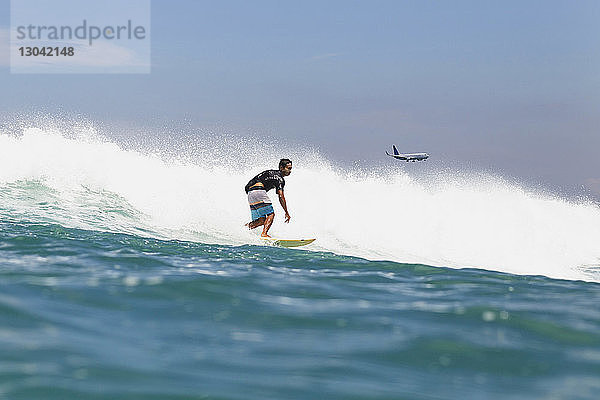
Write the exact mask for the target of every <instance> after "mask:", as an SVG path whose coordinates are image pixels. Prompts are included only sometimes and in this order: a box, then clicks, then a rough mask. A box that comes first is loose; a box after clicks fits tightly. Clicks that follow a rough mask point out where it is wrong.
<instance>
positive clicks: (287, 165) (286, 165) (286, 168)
mask: <svg viewBox="0 0 600 400" xmlns="http://www.w3.org/2000/svg"><path fill="white" fill-rule="evenodd" d="M279 170H280V171H281V174H282V175H283V176H288V175H289V174H291V173H292V161H291V160H288V159H287V158H282V159H281V160H279Z"/></svg>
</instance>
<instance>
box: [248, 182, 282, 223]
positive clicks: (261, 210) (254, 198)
mask: <svg viewBox="0 0 600 400" xmlns="http://www.w3.org/2000/svg"><path fill="white" fill-rule="evenodd" d="M248 204H250V212H251V213H252V221H256V220H257V219H259V218H261V217H264V216H265V215H269V214H274V213H275V210H273V205H272V204H271V199H270V198H269V196H268V195H267V192H266V191H264V190H261V189H257V190H251V191H249V192H248Z"/></svg>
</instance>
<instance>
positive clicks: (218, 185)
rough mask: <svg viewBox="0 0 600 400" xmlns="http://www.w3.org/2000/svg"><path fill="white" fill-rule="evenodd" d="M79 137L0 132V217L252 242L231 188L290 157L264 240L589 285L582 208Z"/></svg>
mask: <svg viewBox="0 0 600 400" xmlns="http://www.w3.org/2000/svg"><path fill="white" fill-rule="evenodd" d="M80 128H81V129H78V130H74V131H73V130H71V131H70V132H68V133H67V132H64V131H61V130H60V129H54V128H52V129H51V128H44V129H39V128H23V129H22V130H21V131H20V132H19V133H14V132H12V133H8V132H0V218H3V219H16V220H25V221H32V222H49V223H50V222H51V223H58V224H61V225H64V226H67V227H74V228H83V229H97V230H105V231H112V232H123V233H130V234H135V235H142V236H154V237H158V238H162V239H182V240H193V241H202V242H207V243H222V244H233V245H241V244H248V243H258V239H257V238H256V235H255V234H254V233H252V232H249V231H247V230H246V229H244V227H243V223H245V222H247V220H248V218H249V211H248V207H247V204H246V200H245V194H244V192H243V187H244V185H245V183H246V182H247V181H248V180H249V178H251V177H252V176H253V175H255V174H256V173H258V172H260V171H261V170H263V169H267V168H275V167H276V163H277V160H278V159H279V158H280V157H284V156H285V157H289V158H291V159H293V160H294V172H293V174H292V175H291V176H290V177H288V178H287V184H286V198H287V200H288V206H289V208H290V212H291V214H292V222H291V223H290V224H284V223H283V219H282V215H281V214H282V213H281V212H279V213H277V215H276V221H275V224H274V226H273V228H272V231H271V232H272V233H273V234H274V235H277V236H280V237H286V236H288V237H307V236H314V237H317V238H318V241H317V242H316V243H318V245H316V246H313V249H318V250H327V251H332V252H335V253H338V254H344V255H353V256H359V257H365V258H368V259H385V260H393V261H399V262H414V263H424V264H429V265H437V266H446V267H474V268H484V269H490V270H496V271H503V272H509V273H515V274H539V275H546V276H549V277H554V278H566V279H585V280H594V281H600V272H599V270H598V268H597V266H598V265H600V245H599V243H600V209H598V207H597V206H595V205H593V204H591V203H586V202H579V203H575V202H569V201H567V200H564V199H561V198H554V197H551V196H548V195H542V194H539V193H534V192H531V191H528V190H526V189H525V188H523V187H521V186H519V185H518V184H515V183H510V182H508V181H506V180H505V179H502V178H499V177H495V176H492V175H489V174H461V175H457V174H452V173H448V172H442V171H438V172H437V173H434V174H430V175H429V176H428V178H427V179H425V178H423V177H421V178H418V177H414V176H410V175H409V174H407V173H405V172H403V171H402V170H399V169H394V170H391V171H390V170H389V169H387V170H385V171H382V170H378V171H375V172H373V171H364V170H359V169H355V170H352V171H348V170H346V169H342V168H338V167H335V166H334V165H332V163H330V162H328V161H327V160H325V159H323V158H322V157H320V156H319V155H318V154H317V153H316V152H314V151H313V150H310V149H309V150H303V149H298V148H296V149H291V148H283V149H281V147H280V146H277V145H272V146H271V147H268V148H265V147H263V146H259V145H256V144H253V142H252V141H247V142H245V143H241V142H240V141H241V140H243V139H240V138H236V137H232V136H229V137H225V138H223V137H220V138H218V140H217V139H215V140H209V141H204V142H201V141H200V140H199V139H198V140H199V142H201V143H203V146H199V147H196V148H195V149H196V150H195V152H194V156H193V157H187V156H186V155H185V154H183V155H181V154H180V155H178V156H169V157H166V156H165V155H164V154H162V155H161V154H158V153H151V152H147V151H140V150H126V149H125V148H124V146H122V145H118V144H117V143H115V142H114V141H111V140H108V139H106V138H103V137H102V136H100V135H98V134H97V132H95V130H94V129H93V128H92V127H90V126H83V127H80ZM222 140H225V141H226V142H225V143H223V142H222ZM232 148H233V149H234V150H235V151H234V152H231V149H232ZM198 149H200V150H198ZM217 155H218V156H217ZM396 166H397V165H395V167H396ZM274 200H275V199H274ZM276 210H278V208H277V206H276Z"/></svg>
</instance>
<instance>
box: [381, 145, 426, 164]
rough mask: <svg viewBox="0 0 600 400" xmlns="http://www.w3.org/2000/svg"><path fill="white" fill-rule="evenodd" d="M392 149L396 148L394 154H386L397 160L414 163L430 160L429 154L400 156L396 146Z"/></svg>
mask: <svg viewBox="0 0 600 400" xmlns="http://www.w3.org/2000/svg"><path fill="white" fill-rule="evenodd" d="M392 147H393V148H394V154H390V153H388V152H387V151H386V152H385V154H387V155H388V156H390V157H394V158H395V159H396V160H403V161H406V162H409V161H412V162H415V161H425V160H427V159H428V158H429V154H427V153H408V154H400V153H399V152H398V149H397V148H396V145H394V144H393V145H392Z"/></svg>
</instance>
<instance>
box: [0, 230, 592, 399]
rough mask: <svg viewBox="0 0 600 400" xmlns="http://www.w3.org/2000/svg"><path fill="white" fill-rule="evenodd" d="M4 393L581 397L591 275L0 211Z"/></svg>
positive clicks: (588, 384)
mask: <svg viewBox="0 0 600 400" xmlns="http://www.w3.org/2000/svg"><path fill="white" fill-rule="evenodd" d="M0 293H1V294H0V326H1V330H0V354H2V360H1V361H0V376H1V380H0V394H1V395H2V398H6V399H35V398H39V399H68V398H70V399H75V398H82V399H83V398H85V399H202V398H210V399H265V398H278V399H314V398H328V399H403V398H406V399H463V398H487V399H524V398H527V399H531V398H553V399H554V398H556V399H576V398H577V399H595V398H597V395H598V390H599V389H600V379H599V377H600V310H599V309H598V304H599V303H600V286H599V285H598V284H596V283H586V282H581V281H565V280H554V279H550V278H545V277H539V276H537V277H532V276H516V275H510V274H503V273H497V272H488V271H484V270H455V269H448V268H439V267H429V266H425V265H418V264H402V263H395V262H385V261H368V260H365V259H361V258H355V257H347V256H339V255H335V254H332V253H328V252H310V251H302V250H291V249H280V248H272V247H261V246H252V245H242V246H226V245H210V244H202V243H194V242H185V241H174V240H168V241H165V240H158V239H149V238H143V237H139V236H135V235H127V234H116V233H102V232H96V231H90V230H81V229H72V228H65V227H62V226H60V225H56V224H34V223H20V222H17V221H6V220H5V221H3V222H2V224H1V225H0Z"/></svg>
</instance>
